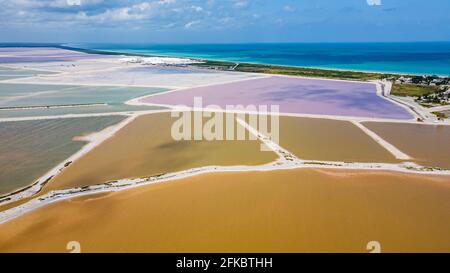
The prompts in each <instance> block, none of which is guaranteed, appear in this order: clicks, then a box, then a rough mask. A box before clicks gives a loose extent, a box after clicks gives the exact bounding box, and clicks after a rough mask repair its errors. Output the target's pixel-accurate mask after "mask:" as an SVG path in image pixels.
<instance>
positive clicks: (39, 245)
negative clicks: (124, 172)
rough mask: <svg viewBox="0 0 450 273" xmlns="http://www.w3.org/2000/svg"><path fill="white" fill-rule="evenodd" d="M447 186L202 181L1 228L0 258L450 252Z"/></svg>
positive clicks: (436, 182) (99, 200) (383, 180)
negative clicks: (71, 249)
mask: <svg viewBox="0 0 450 273" xmlns="http://www.w3.org/2000/svg"><path fill="white" fill-rule="evenodd" d="M448 182H449V178H448V177H444V176H441V177H438V176H430V175H426V176H424V175H411V174H402V173H393V172H383V171H372V172H368V171H335V170H327V171H319V170H313V169H296V170H285V171H272V172H246V173H216V174H206V175H201V176H196V177H191V178H187V179H182V180H179V181H172V182H168V183H164V184H156V185H149V186H143V187H139V188H134V189H130V190H126V191H122V192H117V193H111V194H102V195H95V196H89V197H83V198H77V199H73V200H70V201H69V200H68V201H63V202H59V203H55V204H52V205H49V206H47V207H44V208H41V209H39V210H36V211H34V212H31V213H28V214H26V215H24V216H22V217H19V218H17V219H15V220H13V221H11V222H8V223H5V224H3V225H0V252H16V251H19V252H23V251H52V252H65V251H66V244H67V242H68V241H79V242H80V243H81V250H82V251H84V252H95V251H110V252H121V251H133V252H134V251H143V252H210V251H212V252H324V251H326V252H329V251H331V252H342V251H352V252H355V251H356V252H367V250H366V245H367V243H368V242H369V241H379V242H380V244H381V250H382V251H384V252H392V251H425V252H427V251H433V252H434V251H439V252H449V251H450V233H449V232H448V231H449V230H450V217H449V216H450V214H449V213H450V186H449V184H448Z"/></svg>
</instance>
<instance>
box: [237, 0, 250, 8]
mask: <svg viewBox="0 0 450 273" xmlns="http://www.w3.org/2000/svg"><path fill="white" fill-rule="evenodd" d="M246 6H248V2H247V1H246V0H237V1H236V2H235V3H234V7H236V8H245V7H246Z"/></svg>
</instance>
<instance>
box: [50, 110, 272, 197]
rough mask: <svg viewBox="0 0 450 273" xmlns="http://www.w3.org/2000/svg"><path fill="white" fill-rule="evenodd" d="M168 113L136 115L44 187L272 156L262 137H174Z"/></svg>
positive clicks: (265, 160)
mask: <svg viewBox="0 0 450 273" xmlns="http://www.w3.org/2000/svg"><path fill="white" fill-rule="evenodd" d="M175 120H176V118H171V117H170V113H159V114H151V115H145V116H141V117H139V118H137V119H136V120H135V121H133V122H132V123H130V124H129V125H127V126H126V127H125V128H123V129H121V130H120V131H119V132H117V133H116V134H115V135H114V136H113V137H112V138H110V139H108V140H107V141H105V142H104V143H102V144H101V145H100V146H98V147H96V148H95V149H94V150H92V151H91V152H89V153H88V154H86V155H85V156H83V157H82V158H80V159H79V160H77V161H76V162H74V163H73V164H72V165H70V166H69V167H68V168H67V169H65V170H64V171H63V172H62V173H61V174H59V175H58V176H56V177H55V178H54V179H53V180H51V182H50V183H49V184H48V186H47V187H46V188H45V190H46V191H48V190H51V189H56V188H59V189H60V188H72V187H77V186H85V185H93V184H100V183H105V182H108V181H114V180H118V179H124V178H139V177H146V176H151V175H158V174H161V173H168V172H175V171H182V170H187V169H190V168H194V167H202V166H216V165H218V166H220V165H226V166H229V165H260V164H264V163H269V162H271V161H274V160H275V159H276V158H277V156H276V154H275V153H273V152H261V151H260V142H259V141H206V140H202V141H194V140H186V141H184V140H183V141H175V140H174V139H173V138H172V136H171V127H172V124H173V122H174V121H175Z"/></svg>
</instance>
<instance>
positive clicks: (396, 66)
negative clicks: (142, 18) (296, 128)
mask: <svg viewBox="0 0 450 273" xmlns="http://www.w3.org/2000/svg"><path fill="white" fill-rule="evenodd" d="M69 46H74V47H81V48H87V49H99V50H108V51H115V52H126V53H144V54H152V55H160V56H176V57H191V58H202V59H211V60H224V61H235V62H250V63H259V64H276V65H287V66H301V67H315V68H333V69H345V70H359V71H374V72H394V73H408V74H419V75H421V74H428V75H432V74H434V75H446V76H448V75H450V42H427V43H295V44H187V45H186V44H185V45H181V44H177V45H173V44H172V45H169V44H167V45H164V44H155V45H151V44H69Z"/></svg>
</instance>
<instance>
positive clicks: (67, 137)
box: [0, 116, 123, 195]
mask: <svg viewBox="0 0 450 273" xmlns="http://www.w3.org/2000/svg"><path fill="white" fill-rule="evenodd" d="M121 120H123V117H120V116H111V117H90V118H76V119H55V120H41V121H19V122H1V123H0V195H2V194H6V193H9V192H11V191H14V190H16V189H19V188H23V187H25V186H27V185H29V184H32V183H33V182H35V180H36V179H38V178H39V177H41V176H42V175H44V174H45V173H46V172H47V171H49V170H50V169H52V168H53V167H54V166H56V165H57V164H58V163H60V162H62V161H63V160H64V159H66V158H68V157H69V156H71V155H72V154H73V153H75V152H76V151H78V150H79V149H80V148H81V147H82V146H84V145H85V143H84V142H80V141H73V140H72V139H73V137H75V136H80V135H84V134H87V133H90V132H96V131H99V130H102V129H104V128H106V127H108V126H111V125H113V124H115V123H117V122H119V121H121Z"/></svg>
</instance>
